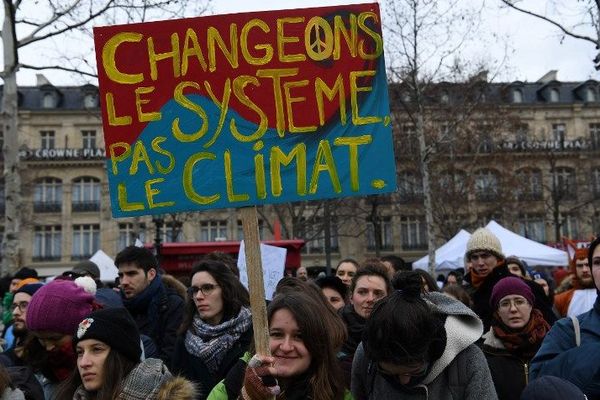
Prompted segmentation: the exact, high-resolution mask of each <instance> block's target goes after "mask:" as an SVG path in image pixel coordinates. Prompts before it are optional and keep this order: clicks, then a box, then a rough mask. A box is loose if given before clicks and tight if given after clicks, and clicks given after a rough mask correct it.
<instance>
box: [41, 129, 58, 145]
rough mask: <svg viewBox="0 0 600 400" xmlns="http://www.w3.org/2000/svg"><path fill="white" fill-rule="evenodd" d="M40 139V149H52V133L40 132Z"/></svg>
mask: <svg viewBox="0 0 600 400" xmlns="http://www.w3.org/2000/svg"><path fill="white" fill-rule="evenodd" d="M40 138H41V139H42V147H41V148H42V149H53V148H54V145H55V144H54V141H55V139H54V131H40Z"/></svg>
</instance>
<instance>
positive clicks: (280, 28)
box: [277, 17, 306, 62]
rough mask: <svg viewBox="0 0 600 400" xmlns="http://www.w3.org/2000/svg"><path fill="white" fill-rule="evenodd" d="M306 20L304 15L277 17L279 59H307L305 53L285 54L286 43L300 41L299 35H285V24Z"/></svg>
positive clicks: (294, 60) (284, 60)
mask: <svg viewBox="0 0 600 400" xmlns="http://www.w3.org/2000/svg"><path fill="white" fill-rule="evenodd" d="M301 22H304V17H288V18H278V19H277V50H278V52H279V54H278V55H279V61H281V62H296V61H304V60H306V56H305V55H304V54H285V50H284V45H285V44H286V43H298V42H299V41H300V39H298V36H284V33H283V25H284V24H286V23H290V24H298V23H301Z"/></svg>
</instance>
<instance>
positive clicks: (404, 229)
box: [400, 216, 427, 250]
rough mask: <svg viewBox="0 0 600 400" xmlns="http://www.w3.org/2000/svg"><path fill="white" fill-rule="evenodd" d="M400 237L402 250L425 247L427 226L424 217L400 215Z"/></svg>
mask: <svg viewBox="0 0 600 400" xmlns="http://www.w3.org/2000/svg"><path fill="white" fill-rule="evenodd" d="M400 239H401V242H402V249H404V250H423V249H426V248H427V226H426V224H425V217H414V216H403V217H400Z"/></svg>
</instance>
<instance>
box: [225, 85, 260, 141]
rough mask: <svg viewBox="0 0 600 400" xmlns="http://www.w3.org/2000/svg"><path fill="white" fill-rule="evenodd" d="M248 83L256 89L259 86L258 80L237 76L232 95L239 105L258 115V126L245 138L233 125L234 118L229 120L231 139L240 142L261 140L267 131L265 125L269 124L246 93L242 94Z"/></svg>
mask: <svg viewBox="0 0 600 400" xmlns="http://www.w3.org/2000/svg"><path fill="white" fill-rule="evenodd" d="M249 83H252V84H253V85H254V86H256V87H258V86H260V83H259V82H258V79H256V78H255V77H253V76H248V75H242V76H238V77H237V78H235V80H234V81H233V93H234V94H235V97H237V99H238V100H239V101H240V103H242V104H243V105H245V106H246V107H248V108H249V109H251V110H252V111H254V112H255V113H257V114H258V115H259V117H260V123H259V124H258V129H256V132H254V133H252V134H251V135H249V136H246V135H243V134H242V133H240V131H239V130H238V128H237V126H236V125H235V118H231V121H230V122H229V130H231V134H232V135H233V137H234V138H236V139H237V140H239V141H240V142H252V141H255V140H258V139H260V138H262V137H263V135H264V134H265V132H266V131H267V125H268V122H269V120H268V118H267V115H266V114H265V113H264V111H263V110H261V109H260V108H259V107H258V106H257V105H256V104H255V103H254V102H253V101H252V100H250V99H249V98H248V96H246V93H244V88H245V87H246V85H247V84H249Z"/></svg>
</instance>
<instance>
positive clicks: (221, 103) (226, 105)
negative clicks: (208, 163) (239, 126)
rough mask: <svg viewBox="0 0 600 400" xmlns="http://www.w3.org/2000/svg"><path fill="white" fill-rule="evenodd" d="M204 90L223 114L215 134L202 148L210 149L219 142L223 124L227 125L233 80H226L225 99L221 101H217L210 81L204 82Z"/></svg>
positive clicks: (224, 85)
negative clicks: (226, 119) (226, 118)
mask: <svg viewBox="0 0 600 400" xmlns="http://www.w3.org/2000/svg"><path fill="white" fill-rule="evenodd" d="M204 88H205V89H206V92H207V93H208V95H209V96H210V99H211V100H212V101H213V103H215V104H216V105H217V107H219V109H220V110H221V113H220V115H219V122H218V123H217V129H215V133H214V134H213V136H212V137H211V138H210V140H209V141H208V142H206V143H205V144H204V146H202V147H204V148H205V149H208V148H209V147H210V146H212V145H213V144H214V143H215V142H216V141H217V138H218V137H219V135H220V134H221V131H222V130H223V124H225V117H227V110H229V99H230V98H231V79H230V78H227V79H225V83H224V84H223V99H222V100H221V101H219V99H217V96H215V93H214V92H213V90H212V87H211V86H210V82H209V81H204Z"/></svg>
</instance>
